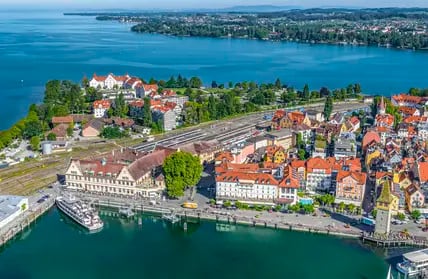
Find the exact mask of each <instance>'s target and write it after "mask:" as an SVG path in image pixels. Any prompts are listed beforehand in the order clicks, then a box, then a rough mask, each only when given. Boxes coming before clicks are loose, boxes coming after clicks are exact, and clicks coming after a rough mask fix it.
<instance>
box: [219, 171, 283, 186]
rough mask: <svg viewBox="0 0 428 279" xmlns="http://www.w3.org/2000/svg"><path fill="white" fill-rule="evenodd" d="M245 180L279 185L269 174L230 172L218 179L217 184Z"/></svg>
mask: <svg viewBox="0 0 428 279" xmlns="http://www.w3.org/2000/svg"><path fill="white" fill-rule="evenodd" d="M244 180H247V181H251V182H253V183H255V184H264V185H278V181H276V179H275V178H274V177H273V176H272V175H271V174H268V173H244V172H235V171H229V172H226V173H223V174H221V175H218V176H217V177H216V181H217V182H239V181H244Z"/></svg>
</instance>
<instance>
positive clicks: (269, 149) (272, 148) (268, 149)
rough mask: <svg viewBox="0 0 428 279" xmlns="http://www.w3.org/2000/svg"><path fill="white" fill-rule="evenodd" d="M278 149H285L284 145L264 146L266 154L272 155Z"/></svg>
mask: <svg viewBox="0 0 428 279" xmlns="http://www.w3.org/2000/svg"><path fill="white" fill-rule="evenodd" d="M278 151H285V149H284V147H282V146H278V145H269V146H267V147H266V154H267V155H268V156H273V155H275V153H276V152H278Z"/></svg>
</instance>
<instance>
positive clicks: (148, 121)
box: [143, 97, 153, 127]
mask: <svg viewBox="0 0 428 279" xmlns="http://www.w3.org/2000/svg"><path fill="white" fill-rule="evenodd" d="M152 123H153V119H152V110H151V109H150V98H148V97H146V98H144V106H143V124H144V126H146V127H151V126H152Z"/></svg>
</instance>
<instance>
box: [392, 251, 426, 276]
mask: <svg viewBox="0 0 428 279" xmlns="http://www.w3.org/2000/svg"><path fill="white" fill-rule="evenodd" d="M397 269H398V271H399V272H400V273H402V274H404V276H405V278H413V277H417V276H420V277H421V278H425V277H423V276H427V275H428V248H427V249H422V250H419V251H414V252H410V253H406V254H403V262H401V263H398V264H397Z"/></svg>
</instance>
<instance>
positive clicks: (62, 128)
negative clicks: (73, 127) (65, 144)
mask: <svg viewBox="0 0 428 279" xmlns="http://www.w3.org/2000/svg"><path fill="white" fill-rule="evenodd" d="M67 129H68V124H64V123H63V124H59V125H57V126H55V127H54V128H53V129H52V130H51V131H50V133H54V134H55V135H56V137H57V138H65V137H67Z"/></svg>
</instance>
